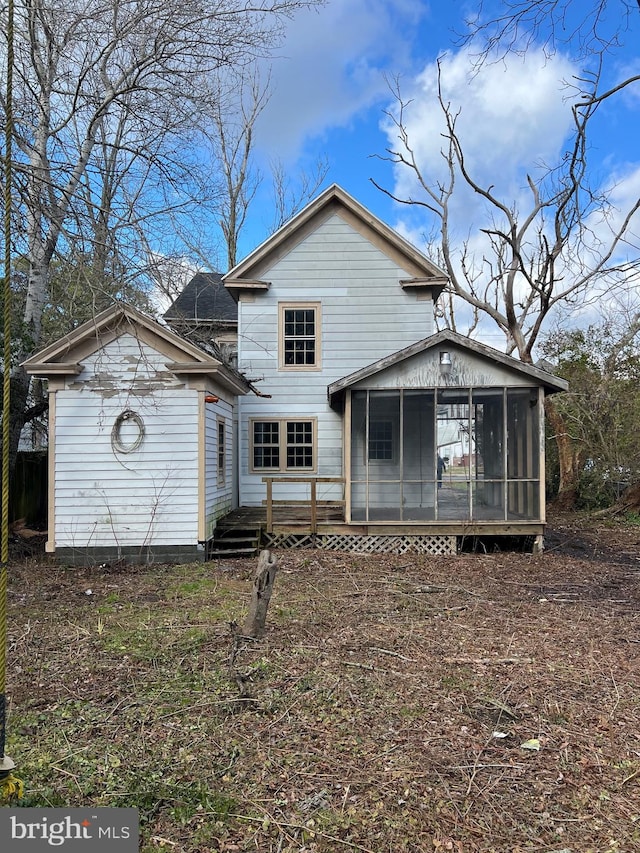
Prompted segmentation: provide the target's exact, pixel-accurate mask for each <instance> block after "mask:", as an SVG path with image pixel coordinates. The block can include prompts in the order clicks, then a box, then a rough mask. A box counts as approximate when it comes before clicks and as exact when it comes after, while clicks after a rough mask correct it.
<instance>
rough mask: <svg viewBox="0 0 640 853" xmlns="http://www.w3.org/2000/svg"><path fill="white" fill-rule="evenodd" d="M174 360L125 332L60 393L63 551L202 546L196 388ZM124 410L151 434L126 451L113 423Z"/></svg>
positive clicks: (129, 433)
mask: <svg viewBox="0 0 640 853" xmlns="http://www.w3.org/2000/svg"><path fill="white" fill-rule="evenodd" d="M166 361H167V358H166V356H164V355H162V354H161V353H158V352H156V351H155V350H152V349H151V348H149V347H148V346H146V345H144V344H142V343H141V342H140V341H138V340H137V339H136V338H135V337H134V336H132V335H123V336H122V337H121V338H119V339H117V340H116V341H113V342H112V343H110V344H108V345H107V346H105V347H104V348H103V349H102V350H100V351H98V353H96V354H95V355H93V356H91V357H90V358H88V359H87V360H86V361H85V362H83V363H84V368H85V369H84V370H83V372H82V373H81V374H80V375H79V376H78V377H74V378H73V379H72V380H69V381H67V383H66V388H65V389H64V390H60V391H58V392H57V393H56V418H55V445H54V446H55V534H54V535H55V547H56V548H64V547H69V548H76V549H78V548H91V547H99V546H110V547H116V548H118V547H123V548H124V547H129V548H130V547H141V548H142V547H145V546H149V547H153V546H154V545H155V546H162V545H195V544H197V518H198V513H197V506H198V504H197V496H198V435H197V432H198V431H197V424H198V394H197V392H196V391H195V390H193V389H189V388H188V387H187V386H186V385H185V383H184V382H183V381H181V380H177V379H176V377H174V376H173V375H172V374H171V373H169V371H167V369H166V367H165V362H166ZM126 409H130V410H132V411H134V412H136V413H137V415H138V416H139V417H140V419H141V421H142V423H143V426H144V436H143V439H142V441H141V443H140V446H139V447H138V448H137V449H135V450H132V451H131V452H128V453H122V452H119V451H118V450H117V447H115V448H114V444H113V441H112V429H113V426H114V423H115V421H116V419H117V418H118V416H119V415H120V414H121V413H122V412H123V411H124V410H126ZM135 433H136V431H135V428H134V427H133V425H131V426H129V425H125V426H124V427H123V432H122V437H123V439H124V440H125V441H130V440H132V438H133V437H134V436H135Z"/></svg>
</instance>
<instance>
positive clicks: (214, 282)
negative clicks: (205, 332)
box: [164, 272, 238, 324]
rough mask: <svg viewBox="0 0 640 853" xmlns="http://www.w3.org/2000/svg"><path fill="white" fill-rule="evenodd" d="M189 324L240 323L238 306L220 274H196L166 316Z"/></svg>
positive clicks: (168, 319) (170, 319)
mask: <svg viewBox="0 0 640 853" xmlns="http://www.w3.org/2000/svg"><path fill="white" fill-rule="evenodd" d="M164 319H165V320H167V322H170V321H183V322H186V323H212V322H218V323H234V324H236V323H237V322H238V305H237V303H236V302H235V301H234V299H233V297H232V296H231V294H230V293H229V291H228V290H227V289H226V287H225V286H224V283H223V281H222V275H221V274H220V273H217V272H199V273H196V274H195V275H194V276H193V278H192V279H191V280H190V281H189V283H188V284H187V285H186V286H185V288H184V290H183V291H182V293H181V294H180V295H179V296H178V297H177V298H176V299H175V300H174V301H173V303H172V304H171V306H170V307H169V309H168V310H167V311H166V312H165V314H164Z"/></svg>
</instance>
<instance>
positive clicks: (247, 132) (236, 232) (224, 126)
mask: <svg viewBox="0 0 640 853" xmlns="http://www.w3.org/2000/svg"><path fill="white" fill-rule="evenodd" d="M221 90H226V97H224V98H220V100H219V101H218V102H217V103H216V104H215V105H214V109H213V113H212V116H211V122H212V128H213V132H212V147H213V151H214V157H215V159H216V160H217V162H218V164H219V170H220V175H221V178H222V185H223V191H222V195H221V199H220V206H219V207H220V210H219V216H220V218H219V224H220V228H221V229H222V233H223V235H224V239H225V244H226V249H227V258H226V261H227V269H232V267H234V266H235V265H236V262H237V260H238V238H239V236H240V232H241V230H242V227H243V226H244V224H245V221H246V218H247V213H248V210H249V206H250V204H251V202H252V201H253V199H254V198H255V194H256V192H257V190H258V187H259V186H260V183H261V180H262V179H261V176H260V172H259V171H258V170H257V169H255V168H253V166H252V162H251V157H252V154H253V143H254V131H255V124H256V121H257V119H258V117H259V116H260V114H261V112H262V111H263V109H264V108H265V106H266V105H267V103H268V101H269V83H268V81H267V83H266V84H265V85H263V84H262V83H261V82H260V78H259V76H258V74H257V73H256V72H254V73H252V74H251V76H250V77H247V76H246V75H245V74H243V73H241V72H240V73H235V74H232V75H227V76H226V78H225V80H224V82H223V83H222V84H221Z"/></svg>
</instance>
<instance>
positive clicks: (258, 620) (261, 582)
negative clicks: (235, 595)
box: [240, 550, 278, 639]
mask: <svg viewBox="0 0 640 853" xmlns="http://www.w3.org/2000/svg"><path fill="white" fill-rule="evenodd" d="M277 565H278V560H277V558H276V557H274V556H273V555H272V554H271V551H267V550H265V551H261V552H260V557H259V558H258V568H257V569H256V574H255V577H254V579H253V590H252V592H251V603H250V605H249V613H248V614H247V618H246V619H245V621H244V625H243V626H242V631H241V632H240V633H241V634H242V636H243V637H253V638H255V639H257V638H258V637H261V636H262V635H263V634H264V626H265V622H266V621H267V608H268V607H269V601H270V599H271V593H272V591H273V584H274V583H275V580H276V567H277Z"/></svg>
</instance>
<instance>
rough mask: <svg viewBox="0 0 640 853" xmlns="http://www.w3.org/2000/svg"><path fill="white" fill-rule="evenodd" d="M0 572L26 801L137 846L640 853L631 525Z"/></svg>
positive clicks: (567, 524)
mask: <svg viewBox="0 0 640 853" xmlns="http://www.w3.org/2000/svg"><path fill="white" fill-rule="evenodd" d="M277 555H278V558H279V566H278V575H277V579H276V584H275V590H274V594H273V598H272V601H271V608H270V611H269V620H268V624H267V628H268V630H267V633H266V636H265V638H264V639H263V640H260V641H253V642H249V641H242V642H240V643H239V644H238V645H237V646H236V647H235V654H234V643H233V640H232V631H231V627H230V623H232V622H234V620H235V621H237V622H240V623H241V622H242V619H243V616H244V614H245V613H246V608H247V604H248V597H249V592H250V587H251V577H252V573H253V571H254V569H255V566H256V562H257V561H256V560H246V561H242V560H238V561H229V562H226V563H210V564H205V565H183V566H165V565H161V566H157V567H151V568H149V567H146V568H135V569H131V568H124V567H117V566H114V567H103V568H101V569H93V570H78V569H66V568H62V567H55V566H52V565H47V564H46V562H44V561H36V560H33V559H31V560H27V561H26V562H22V563H16V564H13V565H12V566H11V568H10V589H9V605H10V611H9V620H10V621H9V646H8V655H9V672H8V685H7V694H8V699H9V720H8V742H7V753H8V754H9V755H11V757H12V758H13V759H14V760H15V761H16V762H17V764H18V770H17V775H19V776H20V777H21V778H22V779H23V780H24V782H25V787H26V791H25V796H24V798H23V800H22V804H23V805H38V806H48V805H51V806H55V805H65V806H81V805H90V806H134V807H137V808H139V809H140V815H141V827H142V832H141V836H142V838H141V850H142V851H145V853H146V851H152V850H158V849H164V850H166V851H176V853H178V851H184V853H196V851H243V853H244V852H245V851H246V853H248V851H258V853H287V851H300V852H301V851H309V853H312V851H315V852H316V853H320V852H322V853H329V851H330V853H335V852H336V851H337V853H342V852H343V851H344V853H349V852H350V853H353V851H368V853H402V851H408V852H409V851H410V853H427V851H428V853H433V851H448V850H452V851H458V853H462V851H463V852H464V853H471V851H487V853H488V851H497V853H503V852H504V853H506V851H510V853H522V851H544V853H561V852H562V853H569V851H571V853H589V851H593V853H608V852H609V851H610V852H611V853H613V851H616V853H619V851H624V853H632V851H637V850H640V631H639V630H638V628H639V627H640V617H639V609H640V526H634V525H632V524H630V523H626V524H625V523H621V522H618V523H615V524H611V525H607V524H606V523H604V522H600V523H596V522H594V520H593V519H591V520H589V519H582V520H581V519H577V518H576V519H572V518H564V519H558V520H556V521H555V522H554V523H552V525H551V529H550V530H549V535H548V538H547V550H546V552H545V553H544V554H543V555H541V556H532V555H528V554H520V553H492V554H465V555H461V556H459V557H442V558H427V557H416V556H408V555H405V556H393V557H388V556H385V557H381V558H380V559H377V558H373V557H371V556H368V557H362V556H358V555H354V554H346V553H332V552H322V551H280V552H277Z"/></svg>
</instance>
